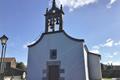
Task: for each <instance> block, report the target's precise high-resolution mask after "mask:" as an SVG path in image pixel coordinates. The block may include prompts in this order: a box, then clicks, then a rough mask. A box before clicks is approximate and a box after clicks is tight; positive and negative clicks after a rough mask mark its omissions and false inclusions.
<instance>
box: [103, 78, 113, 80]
mask: <svg viewBox="0 0 120 80" xmlns="http://www.w3.org/2000/svg"><path fill="white" fill-rule="evenodd" d="M103 80H112V78H103Z"/></svg>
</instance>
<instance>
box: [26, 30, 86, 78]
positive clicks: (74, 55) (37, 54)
mask: <svg viewBox="0 0 120 80" xmlns="http://www.w3.org/2000/svg"><path fill="white" fill-rule="evenodd" d="M50 49H57V55H58V59H57V60H60V61H61V68H63V69H64V70H65V73H64V74H63V75H62V76H64V78H65V80H86V74H85V64H84V54H83V53H84V51H83V42H78V41H74V40H71V39H69V38H68V37H66V36H65V35H64V33H63V32H61V33H55V34H47V35H45V36H44V37H43V39H42V40H41V41H40V42H39V43H38V44H36V45H35V46H32V47H30V48H29V51H28V70H27V80H42V78H43V75H44V74H43V70H44V69H46V66H47V65H46V62H47V61H48V60H49V55H50Z"/></svg>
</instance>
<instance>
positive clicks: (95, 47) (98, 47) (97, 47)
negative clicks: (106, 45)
mask: <svg viewBox="0 0 120 80" xmlns="http://www.w3.org/2000/svg"><path fill="white" fill-rule="evenodd" d="M92 48H93V49H100V46H97V45H95V46H93V47H92Z"/></svg>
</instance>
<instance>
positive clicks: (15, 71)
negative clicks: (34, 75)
mask: <svg viewBox="0 0 120 80" xmlns="http://www.w3.org/2000/svg"><path fill="white" fill-rule="evenodd" d="M24 72H25V71H24V70H21V69H17V68H8V69H6V70H5V73H4V75H5V76H22V75H23V73H24Z"/></svg>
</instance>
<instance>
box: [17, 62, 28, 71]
mask: <svg viewBox="0 0 120 80" xmlns="http://www.w3.org/2000/svg"><path fill="white" fill-rule="evenodd" d="M16 68H18V69H22V70H25V69H26V67H25V65H24V63H23V62H17V64H16Z"/></svg>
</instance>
